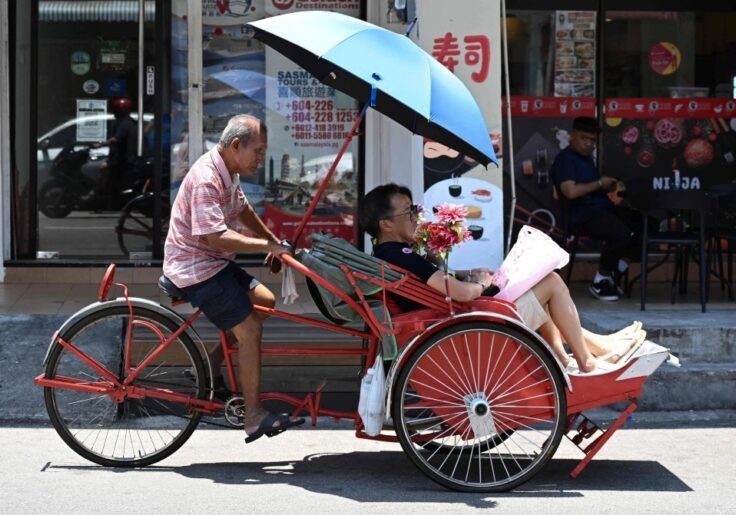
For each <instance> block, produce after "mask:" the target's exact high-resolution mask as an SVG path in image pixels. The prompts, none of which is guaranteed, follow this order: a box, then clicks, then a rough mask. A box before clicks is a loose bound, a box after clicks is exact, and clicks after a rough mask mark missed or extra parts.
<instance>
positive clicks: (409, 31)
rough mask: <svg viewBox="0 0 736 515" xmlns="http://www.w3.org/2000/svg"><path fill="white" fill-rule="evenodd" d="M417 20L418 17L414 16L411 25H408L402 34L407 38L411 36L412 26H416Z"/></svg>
mask: <svg viewBox="0 0 736 515" xmlns="http://www.w3.org/2000/svg"><path fill="white" fill-rule="evenodd" d="M418 19H419V17H417V16H414V19H413V20H411V23H410V24H409V27H408V28H407V29H406V34H404V35H405V36H406V37H407V38H408V37H409V35H410V34H411V31H412V30H414V26H415V25H416V24H417V20H418Z"/></svg>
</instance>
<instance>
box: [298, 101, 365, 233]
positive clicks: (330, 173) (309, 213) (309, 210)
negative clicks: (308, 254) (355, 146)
mask: <svg viewBox="0 0 736 515" xmlns="http://www.w3.org/2000/svg"><path fill="white" fill-rule="evenodd" d="M368 106H369V104H365V106H363V109H361V111H360V114H359V115H358V117H357V118H356V119H355V123H353V126H352V127H351V129H350V132H348V135H347V136H346V137H345V141H343V142H342V146H341V147H340V150H339V151H338V152H337V156H335V160H334V161H333V162H332V165H331V166H330V169H329V170H328V171H327V175H326V176H325V178H324V181H322V184H320V186H319V189H318V190H317V193H315V195H314V197H313V198H312V202H310V203H309V207H308V208H307V212H306V213H304V216H303V217H302V220H301V222H299V227H297V228H296V232H295V233H294V235H293V239H294V241H293V244H294V246H297V244H298V243H299V237H300V236H301V235H302V232H303V231H304V228H305V227H306V226H307V222H308V221H309V219H310V218H311V216H312V214H313V213H314V210H315V209H317V204H318V203H319V201H320V199H321V198H322V195H324V193H325V190H326V189H327V185H328V184H329V183H330V179H332V176H333V175H334V174H335V170H337V165H338V163H339V162H340V160H341V159H342V155H343V154H344V153H345V151H346V150H347V148H348V145H350V142H351V141H352V140H353V137H354V136H357V134H358V128H359V127H360V123H361V122H362V121H363V117H364V116H365V112H366V111H367V110H368Z"/></svg>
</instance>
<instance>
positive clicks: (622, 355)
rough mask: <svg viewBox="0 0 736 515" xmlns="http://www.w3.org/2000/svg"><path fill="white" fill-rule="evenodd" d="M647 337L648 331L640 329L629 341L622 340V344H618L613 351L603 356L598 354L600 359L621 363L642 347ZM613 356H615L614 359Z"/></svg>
mask: <svg viewBox="0 0 736 515" xmlns="http://www.w3.org/2000/svg"><path fill="white" fill-rule="evenodd" d="M646 339H647V332H646V331H642V330H640V331H639V332H638V333H637V334H636V336H634V337H633V339H632V340H631V341H627V342H621V344H620V345H618V346H617V347H616V348H615V349H614V350H612V351H611V352H609V353H607V354H604V355H603V356H598V359H599V360H600V361H605V362H608V363H612V364H615V363H619V362H621V361H625V360H627V359H628V358H629V357H630V356H631V355H632V354H634V352H636V350H637V349H638V348H639V347H641V345H642V344H643V343H644V340H646ZM612 358H615V359H613V360H612Z"/></svg>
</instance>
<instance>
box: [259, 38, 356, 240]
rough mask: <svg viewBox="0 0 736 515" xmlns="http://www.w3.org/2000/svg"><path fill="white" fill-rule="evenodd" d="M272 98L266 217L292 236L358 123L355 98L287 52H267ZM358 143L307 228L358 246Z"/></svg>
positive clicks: (268, 99) (268, 116)
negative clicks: (312, 72)
mask: <svg viewBox="0 0 736 515" xmlns="http://www.w3.org/2000/svg"><path fill="white" fill-rule="evenodd" d="M266 75H267V76H268V77H269V80H268V82H267V83H266V92H265V100H266V106H267V107H268V109H267V111H266V123H267V125H268V126H269V137H268V140H269V141H268V150H267V153H266V159H265V165H266V178H265V209H266V211H265V218H266V219H267V224H268V226H269V228H270V229H271V230H272V231H274V233H275V234H276V235H277V236H280V237H285V238H291V236H292V234H293V232H294V230H295V229H296V227H297V226H298V225H299V222H300V221H301V218H302V216H303V215H304V213H305V212H306V210H307V208H308V206H309V203H310V202H311V200H312V198H313V196H314V194H315V193H316V192H317V190H318V189H319V187H320V185H321V184H322V182H323V181H324V178H325V177H326V175H327V172H328V171H329V169H330V166H331V165H332V163H333V162H334V160H335V158H336V156H337V153H338V150H339V149H340V147H341V146H342V144H343V141H344V139H345V137H346V136H347V135H348V133H349V131H350V129H351V128H352V125H353V123H354V121H355V120H356V119H357V117H358V114H359V113H358V105H357V102H356V101H355V100H353V99H352V98H351V97H349V96H348V95H345V94H343V93H340V92H339V91H336V90H335V89H334V88H332V87H329V86H326V85H324V84H322V83H321V82H319V81H318V80H317V79H315V78H314V77H313V76H312V75H311V74H310V73H309V72H307V71H306V70H304V69H302V68H300V67H299V66H297V65H296V64H294V63H293V62H292V61H290V60H289V59H287V58H285V57H283V56H282V55H281V54H279V53H278V52H276V51H275V50H272V49H270V48H266ZM357 165H358V138H355V139H353V141H352V142H351V144H350V146H349V147H348V148H347V150H346V151H345V153H344V154H343V156H342V159H341V160H340V162H339V163H338V165H337V168H336V171H335V173H334V175H333V176H332V179H331V180H330V183H329V185H328V187H327V189H326V191H325V193H324V194H323V196H322V199H321V201H320V203H319V204H318V205H317V209H316V211H315V213H314V214H313V215H312V217H311V219H310V221H309V222H308V223H307V226H306V228H305V230H304V233H303V235H302V238H303V239H301V240H300V245H306V244H307V243H308V241H309V240H308V238H307V237H308V236H309V235H310V234H312V233H314V232H322V231H326V232H329V233H332V234H334V235H336V236H339V237H341V238H345V239H346V240H348V241H353V242H354V241H355V240H356V231H357V216H356V209H357V199H358V179H357Z"/></svg>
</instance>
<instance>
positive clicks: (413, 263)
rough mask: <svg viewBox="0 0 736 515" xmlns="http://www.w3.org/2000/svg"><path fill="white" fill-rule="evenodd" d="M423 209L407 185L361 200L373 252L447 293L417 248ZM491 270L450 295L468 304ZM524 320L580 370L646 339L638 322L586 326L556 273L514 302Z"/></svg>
mask: <svg viewBox="0 0 736 515" xmlns="http://www.w3.org/2000/svg"><path fill="white" fill-rule="evenodd" d="M417 215H418V209H417V206H416V205H415V204H413V203H412V196H411V192H410V191H409V189H408V188H406V187H404V186H399V185H397V184H385V185H383V186H379V187H377V188H375V189H373V190H372V191H370V192H369V193H368V194H367V195H366V196H365V197H364V198H363V200H362V202H361V204H360V223H361V225H362V227H363V229H365V231H366V232H368V234H370V235H371V236H372V237H373V238H374V245H373V254H374V255H375V256H376V257H378V258H380V259H383V260H384V261H387V262H389V263H392V264H394V265H396V266H399V267H401V268H403V269H405V270H408V271H410V272H412V273H413V274H414V275H416V276H417V277H418V278H419V279H421V280H422V281H424V282H425V283H426V284H427V285H428V286H430V287H431V288H433V289H435V290H437V291H439V292H441V293H443V294H444V293H445V277H444V273H443V272H442V271H441V270H440V269H439V268H437V267H436V266H435V265H434V264H432V263H431V262H430V261H428V260H427V259H425V258H424V257H422V256H420V255H418V254H416V253H415V252H414V251H413V250H412V245H413V243H414V233H415V232H416V228H417ZM491 278H492V274H491V272H490V271H489V270H487V269H477V270H473V271H472V272H471V273H470V274H469V275H468V277H467V278H466V280H465V281H460V280H458V279H455V278H450V280H449V288H450V296H451V297H452V299H453V300H456V301H459V302H469V301H471V300H473V299H476V298H477V297H480V296H481V295H484V294H485V293H484V292H485V291H486V290H487V289H488V287H489V286H490V285H491ZM393 300H394V301H395V302H396V303H397V304H398V306H399V307H400V308H401V309H402V310H403V311H411V310H413V309H416V308H418V307H421V306H420V305H418V304H416V303H415V302H413V301H410V300H408V299H405V298H403V297H399V296H394V297H393ZM515 304H516V307H517V310H518V312H519V315H520V316H521V318H522V320H523V321H524V323H525V324H526V325H527V326H529V327H530V328H531V329H533V330H538V331H539V332H540V334H541V335H542V336H543V337H544V338H545V339H546V340H547V342H549V343H550V345H551V346H552V348H553V349H554V351H555V353H556V354H557V357H558V358H559V359H560V361H561V362H562V363H563V364H564V365H565V366H568V365H571V364H572V363H570V362H571V361H572V360H571V359H570V357H569V356H568V355H567V353H566V352H565V350H564V347H563V346H562V341H563V338H564V341H566V342H567V344H568V345H569V346H570V349H571V350H572V353H573V356H574V359H575V361H576V363H577V367H576V368H577V370H579V371H580V372H592V371H593V370H595V369H596V368H600V369H603V370H606V369H608V368H610V367H611V365H610V363H616V362H618V361H619V360H620V359H621V358H623V357H624V356H628V355H630V354H631V353H632V352H633V351H634V350H636V348H637V347H638V346H639V345H641V343H642V342H643V341H644V338H645V336H646V333H645V332H644V331H642V330H641V324H638V323H634V324H632V326H629V327H627V328H625V329H622V330H621V331H619V332H618V333H615V334H612V335H600V334H595V333H592V332H590V331H587V330H585V329H583V328H582V327H581V325H580V318H579V316H578V311H577V308H576V307H575V303H574V302H573V301H572V299H571V298H570V292H569V291H568V289H567V287H566V286H565V283H564V282H563V281H562V279H561V278H560V276H559V275H557V274H556V273H551V274H549V275H547V276H546V277H544V278H543V279H542V280H541V281H540V282H538V283H537V284H536V285H535V286H534V287H533V288H532V289H531V290H529V291H527V292H525V293H524V294H523V295H522V296H521V297H519V298H518V299H516V301H515Z"/></svg>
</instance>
